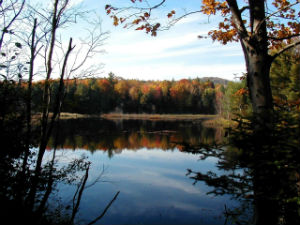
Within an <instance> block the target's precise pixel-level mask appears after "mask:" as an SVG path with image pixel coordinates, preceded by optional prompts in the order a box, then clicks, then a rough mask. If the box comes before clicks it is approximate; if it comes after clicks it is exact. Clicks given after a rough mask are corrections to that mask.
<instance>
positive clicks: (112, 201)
mask: <svg viewBox="0 0 300 225" xmlns="http://www.w3.org/2000/svg"><path fill="white" fill-rule="evenodd" d="M119 194H120V191H118V192H117V193H116V194H115V196H114V197H113V199H112V200H111V201H110V202H109V203H108V204H107V206H106V207H105V209H104V210H103V212H102V213H101V215H100V216H98V217H97V218H96V219H94V220H93V221H91V222H89V223H88V224H87V225H92V224H94V223H96V222H97V221H98V220H100V219H101V218H102V217H103V216H104V215H105V213H106V212H107V210H108V209H109V208H110V206H111V205H112V204H113V203H114V201H115V200H116V199H117V197H118V195H119Z"/></svg>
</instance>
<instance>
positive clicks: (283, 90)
mask: <svg viewBox="0 0 300 225" xmlns="http://www.w3.org/2000/svg"><path fill="white" fill-rule="evenodd" d="M270 76H271V86H272V92H273V98H274V101H275V104H276V105H277V106H279V107H285V108H286V107H291V106H292V105H297V104H298V105H299V103H300V55H299V53H297V52H296V51H288V52H285V53H284V54H282V55H280V56H279V57H277V59H276V60H275V61H274V62H273V64H272V67H271V72H270Z"/></svg>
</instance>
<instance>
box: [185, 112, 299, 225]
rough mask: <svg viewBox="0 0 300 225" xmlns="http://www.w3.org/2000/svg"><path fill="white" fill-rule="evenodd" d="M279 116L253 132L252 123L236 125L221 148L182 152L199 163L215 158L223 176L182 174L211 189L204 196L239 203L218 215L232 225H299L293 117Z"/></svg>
mask: <svg viewBox="0 0 300 225" xmlns="http://www.w3.org/2000/svg"><path fill="white" fill-rule="evenodd" d="M282 114H284V115H277V114H276V115H274V123H273V126H272V127H271V128H268V127H265V128H264V129H263V130H256V129H257V127H260V126H256V121H255V120H254V119H251V118H250V120H247V119H245V118H243V119H240V120H239V121H238V126H237V128H236V129H232V130H231V131H230V132H229V134H230V136H229V138H228V142H229V143H228V144H227V145H226V146H223V147H221V148H209V147H208V146H201V147H200V146H189V147H188V148H186V151H189V152H192V153H195V154H200V155H201V159H206V158H207V157H210V156H212V157H217V158H219V161H218V163H217V166H218V168H219V169H220V170H225V171H226V175H221V176H218V175H217V174H216V173H213V172H211V171H210V172H208V173H202V172H198V171H192V170H190V169H188V173H187V176H189V177H190V178H191V179H193V180H194V184H196V183H197V182H199V181H202V182H205V183H206V184H207V185H208V186H211V187H213V190H212V191H210V192H208V193H207V194H213V195H225V194H229V195H231V196H232V197H233V198H235V199H237V200H239V201H240V202H241V206H240V207H238V208H235V209H228V208H227V207H226V206H225V209H224V213H225V215H226V217H227V219H231V220H232V222H233V223H235V224H300V176H299V174H300V162H299V159H300V139H299V137H300V134H299V115H297V116H295V115H289V114H288V113H282ZM199 149H200V150H199ZM251 214H252V216H251ZM226 222H227V220H226Z"/></svg>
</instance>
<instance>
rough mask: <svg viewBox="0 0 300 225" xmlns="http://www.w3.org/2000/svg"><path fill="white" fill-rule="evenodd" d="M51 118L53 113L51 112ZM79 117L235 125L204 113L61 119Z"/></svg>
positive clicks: (117, 115) (209, 125)
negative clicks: (198, 121) (197, 121)
mask: <svg viewBox="0 0 300 225" xmlns="http://www.w3.org/2000/svg"><path fill="white" fill-rule="evenodd" d="M40 118H41V114H35V115H34V116H33V121H35V122H37V121H39V119H40ZM50 118H51V113H50ZM79 118H103V119H108V120H152V121H155V120H165V121H167V120H168V121H183V120H184V121H195V120H201V123H202V124H203V125H204V126H205V127H230V126H234V122H233V121H232V120H226V119H224V118H222V117H220V116H219V115H204V114H123V113H107V114H102V115H89V114H79V113H67V112H62V113H61V114H60V119H62V120H67V119H79Z"/></svg>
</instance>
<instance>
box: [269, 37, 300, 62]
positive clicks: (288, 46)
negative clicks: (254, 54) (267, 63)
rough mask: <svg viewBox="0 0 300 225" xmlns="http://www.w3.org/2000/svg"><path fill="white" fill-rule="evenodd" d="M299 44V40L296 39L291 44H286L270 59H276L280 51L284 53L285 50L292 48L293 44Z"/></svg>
mask: <svg viewBox="0 0 300 225" xmlns="http://www.w3.org/2000/svg"><path fill="white" fill-rule="evenodd" d="M297 45H300V41H296V42H294V43H292V44H289V45H287V46H285V47H284V48H283V49H281V50H280V51H279V52H277V53H275V54H274V55H272V56H271V60H272V61H274V59H276V58H277V57H278V56H280V55H281V54H282V53H284V52H285V51H287V50H289V49H291V48H294V47H295V46H297Z"/></svg>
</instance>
